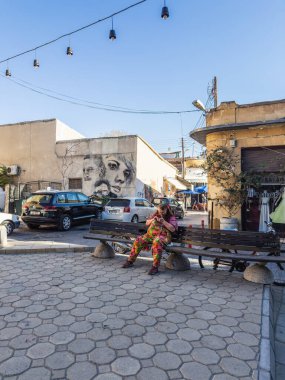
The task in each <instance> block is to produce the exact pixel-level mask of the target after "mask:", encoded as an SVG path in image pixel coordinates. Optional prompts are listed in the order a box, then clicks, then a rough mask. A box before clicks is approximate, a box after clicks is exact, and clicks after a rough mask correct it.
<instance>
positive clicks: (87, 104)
mask: <svg viewBox="0 0 285 380" xmlns="http://www.w3.org/2000/svg"><path fill="white" fill-rule="evenodd" d="M0 76H1V77H2V78H6V79H8V80H9V81H11V82H13V83H15V84H17V85H18V86H21V87H23V88H26V89H29V90H30V91H33V92H35V93H37V94H40V95H44V96H47V97H49V98H52V99H55V100H59V101H62V102H65V103H70V104H73V105H78V106H82V107H87V108H93V109H97V110H101V111H109V112H119V113H126V114H140V115H167V114H168V115H169V114H181V113H192V112H199V110H196V109H193V110H180V111H154V110H137V109H130V108H123V107H122V108H119V107H118V106H111V105H108V106H103V105H102V106H101V105H98V103H95V102H94V103H93V102H90V101H87V102H86V101H83V100H80V99H78V98H73V97H70V96H68V95H63V94H61V95H59V94H60V93H57V94H58V95H57V96H55V95H51V94H48V93H46V92H44V90H39V89H37V88H35V87H33V86H31V85H28V84H24V83H21V82H19V81H18V80H16V79H13V78H11V77H5V76H4V75H3V74H1V73H0ZM45 91H49V92H52V91H51V90H45ZM60 96H64V97H66V98H67V99H64V98H62V97H60ZM80 102H81V103H80ZM96 104H97V105H96ZM112 107H116V108H112Z"/></svg>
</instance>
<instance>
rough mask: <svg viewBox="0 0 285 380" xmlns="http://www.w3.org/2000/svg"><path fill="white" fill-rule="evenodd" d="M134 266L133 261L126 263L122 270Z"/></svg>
mask: <svg viewBox="0 0 285 380" xmlns="http://www.w3.org/2000/svg"><path fill="white" fill-rule="evenodd" d="M133 265H134V263H132V262H131V261H128V260H127V261H126V262H125V264H124V265H122V268H131V267H132V266H133Z"/></svg>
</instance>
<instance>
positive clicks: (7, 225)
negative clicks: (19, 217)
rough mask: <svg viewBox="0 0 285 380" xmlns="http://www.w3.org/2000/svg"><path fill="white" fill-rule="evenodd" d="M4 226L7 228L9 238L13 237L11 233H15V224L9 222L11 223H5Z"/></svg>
mask: <svg viewBox="0 0 285 380" xmlns="http://www.w3.org/2000/svg"><path fill="white" fill-rule="evenodd" d="M3 226H5V227H6V230H7V236H9V235H11V233H12V232H13V231H14V224H13V223H12V222H9V221H6V222H3Z"/></svg>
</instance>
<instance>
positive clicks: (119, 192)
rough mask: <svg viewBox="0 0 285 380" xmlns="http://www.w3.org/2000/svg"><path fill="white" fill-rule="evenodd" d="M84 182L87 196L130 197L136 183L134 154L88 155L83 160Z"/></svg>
mask: <svg viewBox="0 0 285 380" xmlns="http://www.w3.org/2000/svg"><path fill="white" fill-rule="evenodd" d="M83 180H84V183H83V189H84V192H85V193H86V194H87V195H91V194H96V195H98V196H110V197H118V196H125V195H128V193H130V188H132V187H133V186H134V181H135V167H134V159H133V156H132V154H109V155H92V154H89V155H86V156H85V157H84V159H83Z"/></svg>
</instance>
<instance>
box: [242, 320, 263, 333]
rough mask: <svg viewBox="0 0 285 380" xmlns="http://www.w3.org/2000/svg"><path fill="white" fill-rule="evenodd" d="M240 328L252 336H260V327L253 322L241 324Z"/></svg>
mask: <svg viewBox="0 0 285 380" xmlns="http://www.w3.org/2000/svg"><path fill="white" fill-rule="evenodd" d="M239 327H240V328H241V329H242V330H244V331H246V332H249V333H251V334H259V333H260V325H259V324H257V323H252V322H241V323H240V324H239Z"/></svg>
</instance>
